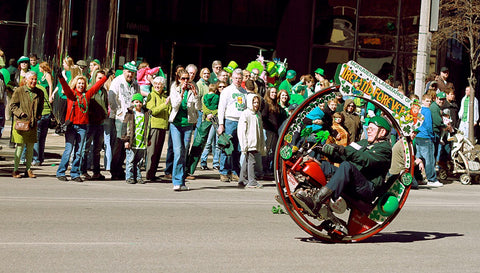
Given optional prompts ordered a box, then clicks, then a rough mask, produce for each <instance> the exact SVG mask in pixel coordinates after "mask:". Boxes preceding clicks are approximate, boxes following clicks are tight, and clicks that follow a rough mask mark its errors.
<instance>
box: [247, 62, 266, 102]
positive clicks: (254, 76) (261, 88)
mask: <svg viewBox="0 0 480 273" xmlns="http://www.w3.org/2000/svg"><path fill="white" fill-rule="evenodd" d="M259 75H260V70H258V68H253V69H252V72H251V73H250V79H251V80H252V81H254V82H255V86H256V88H257V94H258V95H259V96H260V97H262V98H263V97H264V96H265V88H266V85H265V81H264V80H263V79H262V78H260V77H259Z"/></svg>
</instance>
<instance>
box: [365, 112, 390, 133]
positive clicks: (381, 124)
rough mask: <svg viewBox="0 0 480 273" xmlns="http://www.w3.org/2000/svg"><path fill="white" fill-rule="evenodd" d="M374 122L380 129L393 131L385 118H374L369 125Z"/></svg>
mask: <svg viewBox="0 0 480 273" xmlns="http://www.w3.org/2000/svg"><path fill="white" fill-rule="evenodd" d="M372 122H373V124H375V125H377V126H378V127H382V128H384V129H385V130H387V132H390V130H391V129H392V127H390V123H388V121H387V120H386V119H385V118H384V117H380V116H374V117H373V118H371V119H370V120H369V121H368V124H370V123H372Z"/></svg>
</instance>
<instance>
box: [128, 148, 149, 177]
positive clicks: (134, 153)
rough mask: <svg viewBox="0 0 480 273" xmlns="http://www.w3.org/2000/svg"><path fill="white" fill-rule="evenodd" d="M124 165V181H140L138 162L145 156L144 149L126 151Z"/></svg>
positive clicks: (140, 174)
mask: <svg viewBox="0 0 480 273" xmlns="http://www.w3.org/2000/svg"><path fill="white" fill-rule="evenodd" d="M125 153H126V163H125V179H126V180H128V179H135V181H138V180H141V179H142V173H141V172H140V166H139V165H138V162H139V161H140V160H141V159H142V158H143V156H144V155H145V149H126V150H125Z"/></svg>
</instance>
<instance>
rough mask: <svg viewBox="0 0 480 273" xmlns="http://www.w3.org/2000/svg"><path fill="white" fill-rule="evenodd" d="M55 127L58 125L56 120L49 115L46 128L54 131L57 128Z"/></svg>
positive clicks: (53, 116)
mask: <svg viewBox="0 0 480 273" xmlns="http://www.w3.org/2000/svg"><path fill="white" fill-rule="evenodd" d="M57 125H58V122H57V118H56V117H55V115H53V114H50V116H49V117H48V128H49V129H55V128H57Z"/></svg>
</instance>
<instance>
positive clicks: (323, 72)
mask: <svg viewBox="0 0 480 273" xmlns="http://www.w3.org/2000/svg"><path fill="white" fill-rule="evenodd" d="M315 73H317V74H320V76H322V77H325V70H323V69H321V68H320V67H319V68H317V69H315Z"/></svg>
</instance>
